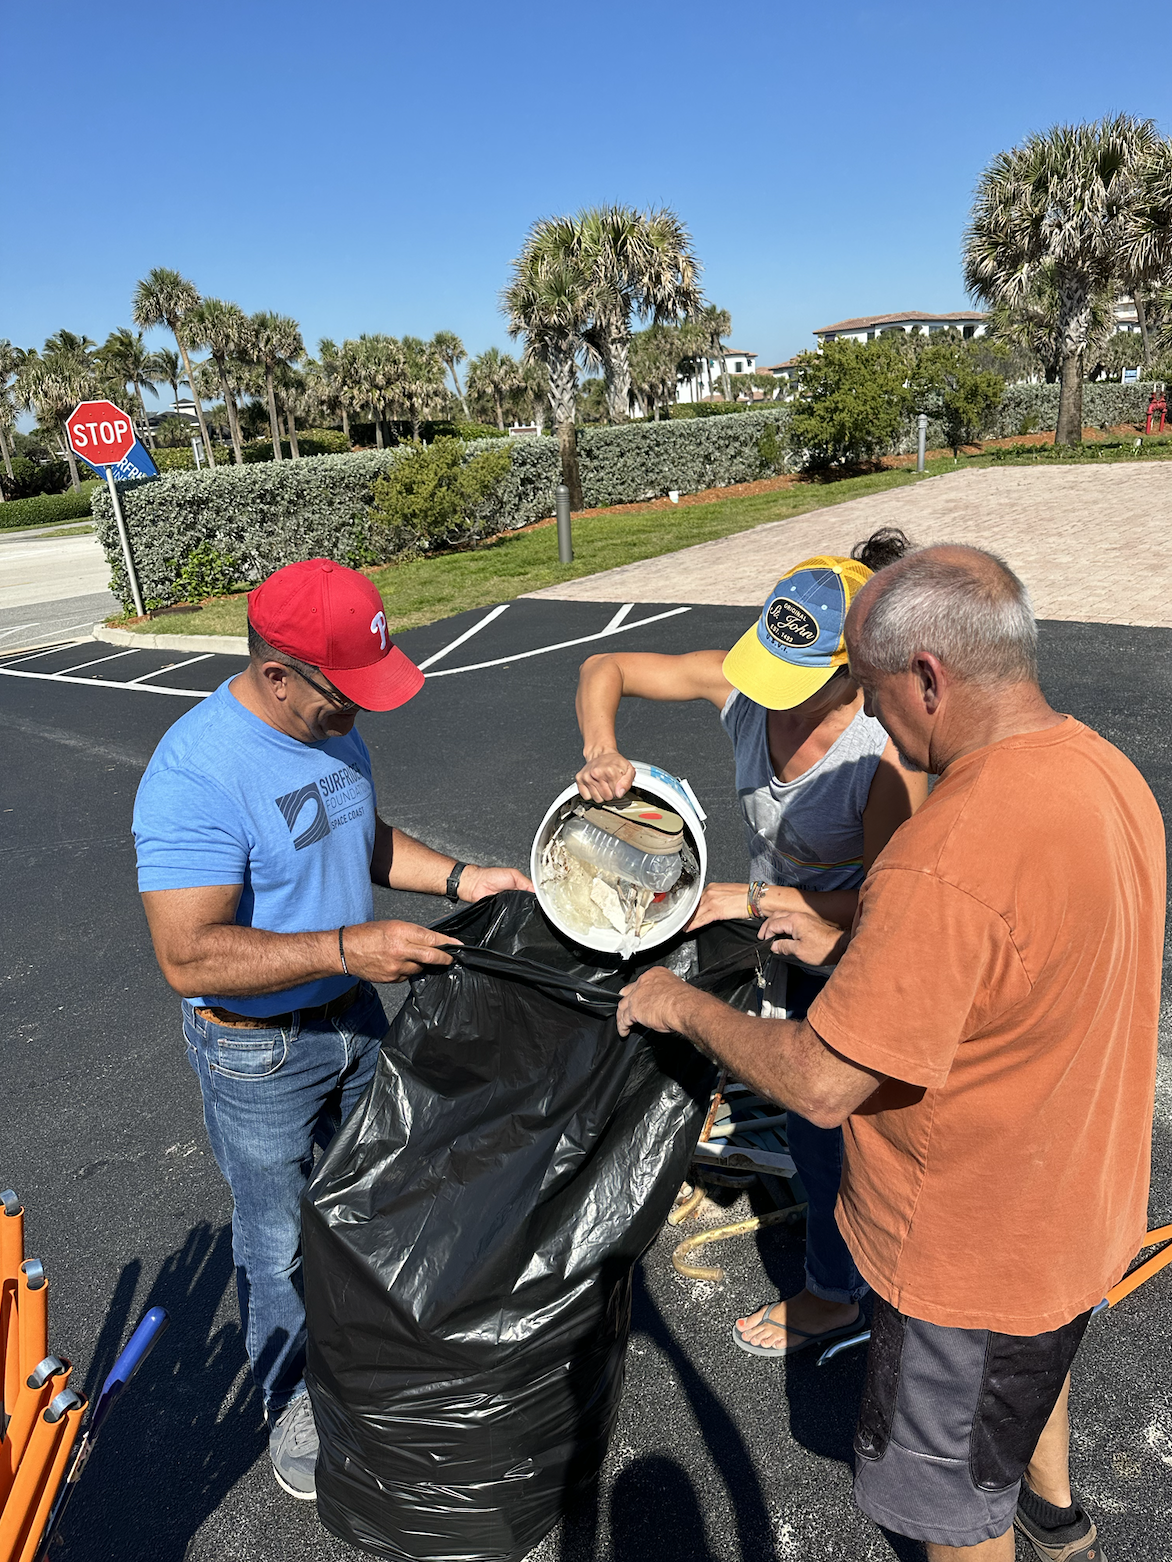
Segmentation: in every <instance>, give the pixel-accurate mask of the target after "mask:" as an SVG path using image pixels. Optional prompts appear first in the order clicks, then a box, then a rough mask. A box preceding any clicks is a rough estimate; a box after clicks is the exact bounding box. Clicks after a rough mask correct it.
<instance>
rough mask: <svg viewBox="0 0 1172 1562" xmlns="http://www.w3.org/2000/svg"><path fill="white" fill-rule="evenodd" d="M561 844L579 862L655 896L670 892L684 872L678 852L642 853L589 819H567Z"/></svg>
mask: <svg viewBox="0 0 1172 1562" xmlns="http://www.w3.org/2000/svg"><path fill="white" fill-rule="evenodd" d="M562 845H563V846H564V847H565V849H566V851H567V852H569V853H570V854H571V856H574V857H577V858H578V860H579V861H580V862H586V863H589V864H590V866H591V867H593V868H596V869H599V870H600V871H602V872H604V873H613V874H615V875H616V877H618V878H620V879H626V880H627V881H628V883H631V884H637V885H638V886H639V888H640V889H649V890H651V891H652V893H653V894H656V895H662V894H665V893H666V892H667V891H668V890H669V889H671V888H672V886H673V885H674V884H675V883H676V881H677V880H678V878H679V876H680V873H681V872H682V871H683V860H682V858H681V856H680V853H679V852H673V853H672V854H671V855H670V856H664V855H663V854H662V853H656V852H642V851H640V850H639V849H638V847H636V846H630V845H628V844H627V842H626V841H622V840H620V839H619V838H618V836H617V835H610V834H608V833H607V832H606V831H605V830H600V829H599V828H598V826H597V825H595V824H591V823H589V821H588V820H586V819H567V821H566V823H565V825H564V826H563V828H562Z"/></svg>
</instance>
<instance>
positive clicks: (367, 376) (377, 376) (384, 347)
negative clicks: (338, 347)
mask: <svg viewBox="0 0 1172 1562" xmlns="http://www.w3.org/2000/svg"><path fill="white" fill-rule="evenodd" d="M349 345H351V344H349V343H345V344H343V350H344V349H345V347H346V346H349ZM353 346H354V348H355V353H354V377H355V381H356V385H357V389H358V395H359V396H360V397H361V399H362V404H363V405H365V406H368V407H370V409H371V411H372V413H373V414H374V440H375V444H376V445H377V446H378V448H379V449H380V450H382V449H384V448H385V443H386V441H385V438H384V433H383V425H384V424H385V422H386V421H387V419H388V418H389V417H390V416H391V414H392V409H393V407H394V403H395V398H396V395H397V392H398V386H399V383H400V381H401V380H402V379H403V376H404V373H405V370H406V366H405V364H404V361H403V348H402V345H401V344H400V343H399V342H398V341H397V340H396V339H395V338H394V337H393V336H384V335H382V334H381V333H378V332H375V333H372V334H370V335H367V334H366V333H363V335H362V336H360V337H359V338H358V341H357V342H356V343H354V344H353Z"/></svg>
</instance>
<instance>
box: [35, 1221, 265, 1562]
mask: <svg viewBox="0 0 1172 1562" xmlns="http://www.w3.org/2000/svg"><path fill="white" fill-rule="evenodd" d="M140 1274H141V1264H140V1262H139V1261H138V1260H137V1259H135V1260H134V1261H132V1262H131V1263H129V1264H127V1265H126V1267H125V1268H124V1269H123V1272H122V1275H121V1276H120V1278H119V1281H118V1284H117V1286H116V1287H115V1291H114V1298H113V1301H112V1303H111V1306H110V1311H109V1314H108V1316H107V1319H106V1322H105V1324H104V1325H103V1328H102V1332H101V1334H100V1336H99V1338H98V1342H97V1346H96V1348H95V1351H94V1356H93V1361H92V1363H91V1366H90V1369H89V1374H88V1376H87V1378H86V1383H85V1389H86V1392H87V1393H88V1394H90V1395H92V1394H93V1393H94V1392H95V1391H96V1390H97V1389H98V1388H100V1387H101V1383H102V1380H103V1378H104V1376H105V1374H106V1373H107V1372H108V1371H109V1369H110V1367H111V1366H112V1365H113V1362H114V1357H115V1356H116V1354H117V1352H118V1348H119V1346H120V1345H121V1344H122V1343H123V1341H125V1339H126V1338H127V1337H128V1335H129V1334H130V1331H131V1329H132V1328H133V1326H134V1324H135V1323H137V1321H138V1319H139V1318H140V1317H141V1315H142V1313H143V1312H145V1311H146V1309H147V1308H148V1307H154V1306H161V1307H165V1308H166V1309H167V1311H168V1313H169V1314H170V1316H171V1327H170V1328H169V1329H168V1330H167V1332H166V1333H165V1334H164V1335H163V1337H162V1339H161V1340H160V1341H159V1343H158V1345H157V1346H156V1347H155V1349H154V1351H153V1352H152V1354H151V1355H150V1357H149V1358H148V1359H147V1361H146V1363H145V1365H144V1366H143V1368H142V1371H141V1372H140V1374H139V1376H138V1377H137V1378H136V1379H135V1381H134V1383H133V1385H132V1386H131V1388H130V1389H129V1390H128V1391H127V1392H126V1394H125V1397H124V1401H123V1402H122V1403H120V1404H119V1405H118V1406H117V1408H116V1409H115V1410H114V1411H113V1412H112V1413H111V1416H110V1420H109V1423H108V1425H107V1426H106V1428H105V1429H104V1430H103V1433H102V1437H101V1439H100V1441H99V1442H98V1444H97V1446H96V1449H95V1452H94V1455H93V1458H92V1459H91V1460H90V1461H89V1464H88V1465H87V1467H86V1471H85V1475H84V1477H83V1478H82V1480H81V1482H80V1483H79V1486H78V1490H77V1494H76V1496H75V1497H74V1499H73V1501H72V1503H71V1505H70V1508H69V1512H68V1514H67V1515H66V1518H65V1521H64V1523H63V1526H62V1531H61V1534H60V1538H59V1542H58V1545H56V1546H54V1548H53V1554H54V1556H55V1557H61V1558H62V1559H63V1562H81V1559H82V1558H84V1559H85V1562H123V1559H125V1558H127V1557H150V1558H151V1559H152V1562H181V1559H182V1557H183V1555H184V1553H185V1552H186V1550H187V1547H188V1544H189V1542H190V1541H191V1539H192V1537H193V1536H194V1535H195V1533H196V1532H197V1530H198V1529H199V1528H200V1526H201V1525H202V1524H203V1523H204V1521H205V1519H206V1518H207V1517H208V1515H209V1514H210V1513H212V1512H213V1511H214V1510H215V1509H216V1508H217V1507H218V1506H219V1505H220V1503H221V1502H222V1501H223V1500H224V1498H225V1497H226V1495H227V1494H228V1492H229V1491H230V1490H231V1489H232V1487H233V1486H234V1485H235V1484H236V1482H237V1481H238V1480H239V1479H240V1477H241V1476H242V1475H243V1474H244V1473H245V1471H246V1470H247V1469H248V1468H249V1467H250V1466H251V1465H252V1464H253V1463H254V1462H255V1460H256V1459H257V1457H258V1456H259V1455H260V1453H261V1452H262V1451H263V1449H264V1447H265V1430H264V1417H263V1413H262V1411H261V1405H260V1397H259V1395H258V1394H257V1392H256V1389H255V1388H254V1386H253V1383H252V1379H251V1377H249V1376H246V1375H242V1368H243V1364H244V1347H243V1343H242V1341H241V1339H240V1330H239V1328H238V1326H237V1324H236V1322H235V1321H233V1322H232V1323H230V1324H229V1323H223V1324H220V1325H219V1326H217V1324H216V1315H217V1312H218V1310H219V1307H220V1304H221V1302H222V1300H223V1297H224V1294H225V1292H226V1291H227V1290H228V1289H229V1288H230V1287H231V1286H232V1284H233V1278H234V1270H233V1265H232V1237H231V1232H230V1230H229V1229H228V1227H227V1226H221V1227H219V1228H215V1227H212V1226H210V1225H208V1224H207V1223H203V1224H200V1225H198V1226H196V1227H195V1228H194V1229H193V1230H192V1231H191V1233H190V1235H189V1236H188V1238H187V1241H186V1242H185V1243H184V1245H183V1247H182V1248H180V1249H179V1250H178V1251H177V1252H175V1253H173V1254H172V1255H171V1256H170V1257H169V1258H168V1259H167V1260H166V1261H165V1262H164V1264H163V1266H162V1268H161V1269H160V1271H159V1273H158V1275H157V1277H156V1279H155V1281H154V1284H153V1285H152V1286H151V1289H150V1293H149V1295H148V1296H146V1297H145V1298H144V1299H143V1300H142V1301H141V1302H137V1303H136V1302H135V1299H134V1298H135V1291H136V1289H137V1286H138V1281H139V1278H140Z"/></svg>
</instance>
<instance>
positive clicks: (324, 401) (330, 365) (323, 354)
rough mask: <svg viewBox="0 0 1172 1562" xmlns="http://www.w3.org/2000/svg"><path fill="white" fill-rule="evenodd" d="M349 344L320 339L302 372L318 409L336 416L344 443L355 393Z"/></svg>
mask: <svg viewBox="0 0 1172 1562" xmlns="http://www.w3.org/2000/svg"><path fill="white" fill-rule="evenodd" d="M354 345H355V344H354V343H353V342H343V343H342V345H341V347H339V346H338V344H337V342H334V341H331V340H330V338H329V337H328V336H323V337H322V339H321V341H320V342H318V344H317V357H316V358H307V359H306V361H305V370H306V373H307V374H308V375H309V376H310V377H311V379H312V380H313V382H314V390H315V393H316V395H317V399H318V403H319V404H320V406H321V408H322V410H323V411H324V412H325V413H326V414H327V415H329V416H332V417H340V418H341V420H342V432H343V433H344V434H345V436H346V443H347V444H349V442H350V407H351V405H352V402H353V396H354V393H355V391H356V390H357V386H356V384H355V383H354V381H355V376H354V373H353V369H354V354H353V351H352V349H353V347H354Z"/></svg>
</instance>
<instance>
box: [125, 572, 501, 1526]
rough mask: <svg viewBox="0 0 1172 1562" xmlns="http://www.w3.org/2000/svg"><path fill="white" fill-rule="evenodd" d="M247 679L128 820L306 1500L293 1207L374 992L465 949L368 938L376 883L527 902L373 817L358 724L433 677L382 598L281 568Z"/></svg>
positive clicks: (376, 931)
mask: <svg viewBox="0 0 1172 1562" xmlns="http://www.w3.org/2000/svg"><path fill="white" fill-rule="evenodd" d="M248 648H249V664H248V667H247V668H246V669H245V671H244V672H242V673H240V674H238V675H237V676H236V677H235V678H231V679H229V680H228V681H227V682H225V683H223V684H221V685H220V687H219V688H218V689H217V690H216V691H215V693H214V694H212V695H210V696H209V697H208V698H207V699H206V700H204V701H203V702H202V703H201V704H199V705H197V706H196V707H195V709H194V710H191V711H189V712H188V713H187V714H186V715H185V716H183V717H181V718H180V720H179V721H177V722H176V723H175V725H174V726H173V727H172V728H171V729H170V731H169V732H168V733H167V734H166V736H165V737H164V738H163V740H162V742H161V743H160V744H159V746H158V748H157V749H156V750H155V753H154V756H153V757H152V759H151V762H150V765H149V766H148V767H147V771H146V774H145V775H144V776H143V779H142V783H141V785H140V787H139V791H138V797H137V799H136V801H135V809H134V835H135V843H136V846H137V850H138V868H139V889H140V891H141V892H142V898H143V905H144V907H145V909H146V916H147V922H148V924H149V926H150V931H151V938H152V940H153V942H154V947H155V954H156V956H157V957H158V961H159V965H160V967H161V968H162V971H163V975H164V976H165V977H166V978H167V980H168V982H169V983H170V984H171V986H172V987H173V988H174V989H175V990H176V992H178V993H179V994H180V995H181V996H182V998H183V1031H184V1036H185V1038H186V1042H187V1054H188V1059H189V1061H190V1062H191V1065H192V1067H193V1068H194V1070H195V1072H196V1074H197V1076H198V1078H199V1082H200V1088H201V1090H202V1093H203V1100H204V1121H205V1123H206V1125H207V1129H208V1136H209V1139H210V1140H211V1145H212V1150H213V1152H214V1153H215V1156H216V1160H217V1162H218V1164H219V1166H220V1169H221V1171H222V1172H223V1173H224V1176H225V1178H226V1179H227V1181H228V1185H229V1187H230V1188H231V1190H232V1199H233V1215H232V1245H233V1254H234V1256H235V1260H236V1267H237V1277H238V1281H239V1292H240V1303H241V1322H242V1324H243V1327H244V1335H245V1345H246V1348H247V1351H248V1357H249V1361H250V1362H251V1364H252V1370H253V1374H254V1376H255V1377H256V1379H257V1382H258V1384H259V1386H260V1388H261V1392H262V1394H263V1397H264V1402H265V1408H266V1411H267V1413H268V1416H269V1420H270V1423H271V1426H272V1431H271V1433H270V1438H269V1451H270V1455H271V1457H272V1461H273V1469H274V1472H275V1474H276V1477H277V1480H278V1481H279V1482H280V1483H281V1485H282V1486H283V1487H284V1488H285V1490H286V1491H288V1492H290V1493H291V1494H292V1495H293V1496H295V1497H302V1498H307V1499H312V1498H313V1496H314V1465H315V1463H316V1459H317V1432H316V1429H315V1427H314V1424H313V1413H312V1410H311V1409H310V1405H309V1399H308V1396H307V1395H306V1393H305V1384H304V1382H303V1380H302V1371H303V1367H304V1361H305V1311H304V1307H303V1304H302V1300H301V1291H300V1267H301V1220H300V1198H301V1191H302V1188H303V1187H304V1186H305V1182H306V1179H307V1177H308V1175H309V1171H310V1169H311V1167H312V1164H313V1153H314V1145H315V1143H316V1144H320V1145H323V1146H324V1145H325V1144H326V1143H328V1141H329V1139H330V1138H331V1137H332V1135H333V1133H334V1132H335V1130H336V1129H337V1127H338V1125H339V1124H340V1123H341V1122H342V1120H343V1119H344V1118H345V1117H346V1116H347V1115H348V1113H349V1112H350V1110H351V1108H352V1107H353V1106H354V1105H355V1104H356V1102H357V1101H358V1099H359V1098H360V1096H361V1095H362V1093H363V1091H364V1090H365V1089H366V1086H367V1083H368V1081H369V1079H370V1076H371V1073H372V1072H373V1069H374V1064H375V1059H376V1057H377V1055H378V1048H379V1044H380V1042H381V1041H382V1039H383V1037H384V1036H385V1034H386V1031H387V1019H386V1015H385V1013H384V1011H383V1007H382V1004H381V1002H380V1001H379V997H378V994H377V992H376V990H375V988H374V987H373V985H372V983H374V982H399V981H403V980H404V979H405V978H407V977H410V976H415V975H418V973H419V972H420V971H422V970H424V969H425V968H426V967H428V966H442V965H450V964H451V955H450V954H448V953H447V952H446V948H445V946H446V945H450V944H451V943H452V942H454V941H453V940H452V939H450V938H446V937H445V936H444V935H442V934H439V933H435V932H433V931H432V930H431V929H430V928H426V927H419V926H416V925H415V924H414V923H410V922H397V921H382V920H376V919H375V915H374V897H373V892H372V885H373V884H380V885H383V886H384V887H389V888H391V889H397V890H417V891H420V892H422V893H425V894H433V895H436V894H443V895H447V896H448V897H449V899H451V900H453V901H454V900H457V899H459V900H465V901H473V900H480V899H482V898H483V897H484V896H486V895H493V894H496V893H497V891H499V890H504V889H532V885H531V884H530V882H529V880H528V879H527V878H526V877H525V875H524V874H523V873H521V872H519V871H518V870H517V869H515V868H486V867H477V866H474V865H472V864H469V863H464V862H456V861H453V859H452V858H451V857H450V856H446V855H445V854H443V853H442V852H436V851H432V849H431V848H430V847H429V846H425V845H424V844H423V842H422V841H417V840H414V839H413V838H412V837H411V836H409V835H405V834H404V833H403V832H402V831H401V830H397V829H395V828H394V827H393V826H391V825H389V824H387V823H386V822H385V821H384V820H383V819H381V818H380V817H379V815H378V812H377V810H376V807H375V795H374V784H373V776H372V771H371V762H370V753H369V751H368V749H367V747H366V744H365V743H364V742H363V741H362V738H361V737H360V736H359V734H358V732H357V731H356V730H355V728H354V722H355V717H356V716H357V715H358V713H359V711H361V710H370V711H389V710H394V709H395V708H396V707H397V706H399V705H403V704H405V702H406V701H407V700H409V699H411V698H412V697H413V696H414V695H415V694H417V693H418V692H419V690H420V689H421V688H422V687H423V682H424V678H423V674H422V673H421V672H420V670H419V668H418V667H416V666H415V664H414V663H413V662H412V661H411V660H410V658H409V657H407V656H405V655H404V654H403V652H402V651H401V650H400V649H399V648H398V646H396V645H395V644H394V642H393V641H392V640H391V638H390V636H389V634H388V633H387V617H386V611H385V609H384V608H383V604H382V599H381V598H380V596H379V594H378V592H377V591H376V590H375V588H374V586H373V585H371V583H370V581H369V580H367V579H366V577H365V576H364V575H360V574H359V573H358V572H357V571H356V570H352V569H346V568H345V567H344V566H343V565H341V564H334V563H331V562H330V560H328V559H309V560H308V561H306V562H305V563H302V564H290V565H288V566H287V567H286V568H285V569H280V570H278V571H277V572H276V574H274V575H270V576H269V578H268V579H267V580H266V581H264V582H263V583H262V584H261V585H260V586H258V587H257V588H256V590H255V591H253V592H252V594H251V595H250V597H249V599H248Z"/></svg>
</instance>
